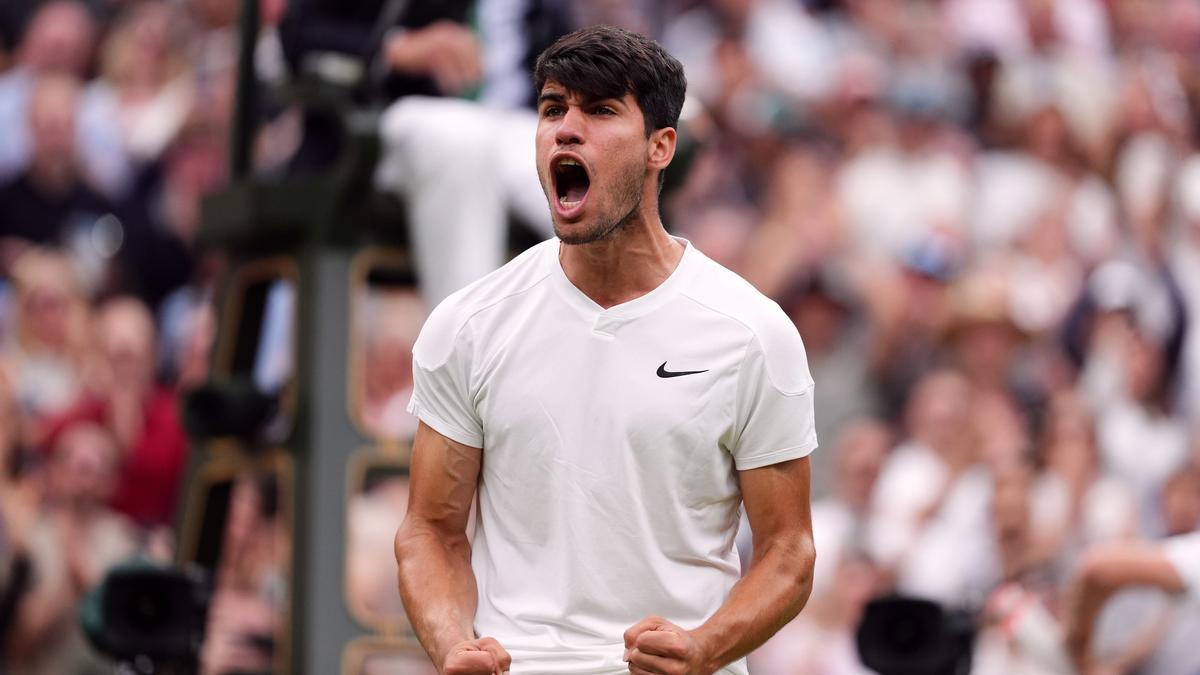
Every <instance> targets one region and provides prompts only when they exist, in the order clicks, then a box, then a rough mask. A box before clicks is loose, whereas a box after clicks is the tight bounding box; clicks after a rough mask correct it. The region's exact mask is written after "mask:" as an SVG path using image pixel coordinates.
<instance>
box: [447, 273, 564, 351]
mask: <svg viewBox="0 0 1200 675" xmlns="http://www.w3.org/2000/svg"><path fill="white" fill-rule="evenodd" d="M548 276H550V273H549V272H546V273H544V274H542V275H541V276H539V277H537V278H535V279H533V280H532V281H530V282H529V284H528V285H527V286H525V287H524V288H522V289H520V290H516V291H513V292H512V293H508V294H507V295H502V296H500V297H499V298H496V299H494V300H492V301H490V302H488V303H487V304H485V305H483V306H482V307H478V308H476V309H475V310H473V311H472V312H471V313H470V314H468V315H467V316H465V317H463V319H462V322H461V324H460V325H459V327H458V328H457V329H455V331H454V339H458V335H459V333H461V332H462V331H463V329H464V328H466V327H467V324H468V323H470V322H471V319H474V318H475V317H476V316H479V315H480V314H482V313H483V312H486V311H487V310H489V309H491V308H493V307H495V306H496V305H499V304H500V303H502V302H504V301H505V300H509V299H511V298H515V297H516V296H518V295H521V294H523V293H528V292H529V291H531V290H533V289H534V288H535V287H536V286H537V285H538V284H540V283H542V282H543V281H545V280H546V277H548Z"/></svg>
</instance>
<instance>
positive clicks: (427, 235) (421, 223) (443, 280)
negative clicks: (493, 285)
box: [375, 96, 553, 307]
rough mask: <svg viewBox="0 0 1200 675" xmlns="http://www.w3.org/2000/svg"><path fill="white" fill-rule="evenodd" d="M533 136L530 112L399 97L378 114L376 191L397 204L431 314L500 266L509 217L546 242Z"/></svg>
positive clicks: (545, 207)
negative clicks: (388, 195)
mask: <svg viewBox="0 0 1200 675" xmlns="http://www.w3.org/2000/svg"><path fill="white" fill-rule="evenodd" d="M536 129H537V115H536V113H534V112H532V111H526V110H507V109H498V108H489V107H486V106H483V105H480V104H478V103H474V102H471V101H463V100H459V99H449V98H427V97H420V96H414V97H405V98H402V99H400V100H398V101H396V102H395V103H393V104H392V105H391V106H390V107H389V108H388V109H387V110H386V111H384V114H383V117H382V119H381V120H380V134H381V136H382V139H383V153H382V157H381V158H380V162H379V167H378V169H377V171H376V175H375V181H376V185H377V187H379V189H381V190H387V191H391V192H394V193H396V194H397V195H398V196H399V197H400V198H401V199H403V200H404V203H405V208H406V210H407V215H408V222H409V242H410V245H411V247H412V252H413V257H414V261H415V264H416V272H417V275H418V277H419V278H420V283H421V292H422V294H423V295H424V297H425V300H426V301H427V302H428V303H429V306H430V307H433V306H435V305H436V304H437V303H438V302H440V301H442V300H443V299H444V298H445V297H446V296H447V295H449V294H451V293H453V292H454V291H456V290H458V289H459V288H462V287H463V286H465V285H467V284H469V283H471V282H472V281H475V280H476V279H478V278H480V277H482V276H483V275H485V274H487V273H488V272H490V271H492V270H494V269H496V268H497V267H499V266H500V265H501V264H503V263H504V262H505V260H506V257H505V255H506V246H507V234H508V222H509V214H510V213H513V214H515V215H517V216H518V217H520V218H521V219H522V220H523V221H525V222H527V223H529V224H530V225H532V226H534V227H536V228H537V229H538V232H539V233H541V234H544V235H545V236H546V237H549V236H550V235H551V234H552V233H553V227H552V226H551V221H550V207H549V206H548V205H547V203H546V197H545V194H544V193H543V192H542V188H541V183H540V182H539V181H538V177H537V167H536V164H535V162H534V135H535V133H536Z"/></svg>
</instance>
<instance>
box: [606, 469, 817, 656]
mask: <svg viewBox="0 0 1200 675" xmlns="http://www.w3.org/2000/svg"><path fill="white" fill-rule="evenodd" d="M809 480H810V468H809V460H808V457H802V458H799V459H793V460H790V461H786V462H781V463H778V464H771V465H768V466H764V467H760V468H756V469H748V470H744V471H739V472H738V482H739V483H740V484H741V490H742V500H743V502H744V504H745V508H746V516H747V518H749V520H750V527H751V529H752V530H753V532H754V557H753V559H752V561H751V564H750V569H749V570H748V571H747V572H746V574H745V576H743V577H742V579H741V580H740V581H739V582H738V583H737V584H736V585H735V586H734V587H733V590H732V591H731V592H730V594H729V597H728V598H727V599H726V600H725V603H724V604H722V605H721V607H720V609H718V610H717V611H716V613H714V614H713V615H712V617H710V618H709V620H708V621H706V622H704V624H703V625H701V626H699V627H698V628H696V629H694V630H690V631H688V630H684V629H682V628H680V627H679V626H676V625H674V624H672V623H671V622H669V621H667V620H665V619H663V618H661V617H657V616H651V617H648V618H646V619H643V620H642V621H640V622H638V623H637V624H636V625H634V626H632V627H631V628H629V630H627V631H625V648H626V660H627V661H629V672H631V673H634V674H635V675H636V674H640V673H665V674H670V675H675V674H680V675H694V674H704V675H708V674H709V673H713V672H715V671H717V670H720V669H721V668H722V667H723V666H725V665H726V664H728V663H731V662H733V661H735V660H737V659H739V658H741V657H743V656H745V655H747V654H749V653H750V652H751V651H753V650H754V649H756V648H757V647H759V646H760V645H762V644H763V643H764V642H766V641H767V639H768V638H770V637H771V636H772V635H774V634H775V632H776V631H778V630H779V629H780V628H782V627H783V626H784V625H785V624H787V623H788V622H789V621H791V620H792V619H793V618H795V617H796V615H797V614H799V613H800V610H801V609H803V608H804V604H805V603H806V602H808V596H809V593H810V592H811V591H812V580H813V563H814V562H815V560H816V550H815V547H814V546H813V538H812V516H811V513H810V508H809Z"/></svg>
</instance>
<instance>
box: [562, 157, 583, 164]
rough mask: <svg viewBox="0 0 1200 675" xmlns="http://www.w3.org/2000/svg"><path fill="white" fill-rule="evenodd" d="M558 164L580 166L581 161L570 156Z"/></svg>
mask: <svg viewBox="0 0 1200 675" xmlns="http://www.w3.org/2000/svg"><path fill="white" fill-rule="evenodd" d="M558 164H559V166H579V162H576V161H575V160H573V159H571V158H570V157H568V158H566V159H564V160H563V161H561V162H559V163H558Z"/></svg>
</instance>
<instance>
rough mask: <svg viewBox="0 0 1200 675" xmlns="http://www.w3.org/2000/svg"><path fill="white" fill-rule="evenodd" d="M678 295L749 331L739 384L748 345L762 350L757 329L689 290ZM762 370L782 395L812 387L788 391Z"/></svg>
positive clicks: (773, 302)
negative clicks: (694, 295) (693, 294)
mask: <svg viewBox="0 0 1200 675" xmlns="http://www.w3.org/2000/svg"><path fill="white" fill-rule="evenodd" d="M680 295H682V296H683V297H685V298H687V299H688V300H691V301H692V302H694V303H696V304H697V305H700V306H701V307H703V308H704V309H707V310H708V311H710V312H713V313H714V314H720V315H721V316H723V317H725V318H727V319H729V320H730V321H733V322H735V323H737V324H738V325H740V326H741V327H742V328H745V329H746V331H747V332H749V333H750V339H749V340H747V341H746V346H745V347H744V349H745V350H746V353H744V354H742V360H741V361H740V362H739V365H738V382H739V384H740V382H741V377H742V366H741V364H743V363H745V362H746V357H747V356H749V351H750V345H751V344H756V345H758V350H759V351H763V348H762V340H760V339H759V337H758V332H757V331H755V330H754V329H753V328H752V327H751V326H750V325H749V324H747V323H746V322H745V321H742V320H741V319H739V318H737V317H736V316H734V315H732V314H730V313H729V312H725V311H722V310H720V309H717V308H716V307H713V306H712V305H710V304H708V303H706V302H704V301H702V300H700V299H699V298H696V297H693V296H692V294H691V293H689V292H687V291H684V292H683V293H681V294H680ZM763 297H764V298H765V299H766V300H767V302H769V303H771V304H772V305H774V306H775V308H776V309H780V308H779V303H777V302H775V301H774V300H772V299H770V298H767V297H766V296H763ZM780 311H783V310H782V309H780ZM764 371H765V372H766V374H767V381H768V382H770V383H771V386H772V387H775V389H776V390H777V391H778V392H779V393H781V394H783V395H784V396H801V395H803V394H805V393H807V392H808V391H810V390H811V389H812V385H811V384H810V385H806V386H805V387H804V388H803V389H800V390H797V391H790V390H788V389H784V388H783V387H781V386H779V384H777V383H776V382H775V380H774V379H773V378H772V377H771V370H770V369H769V368H764ZM735 412H736V411H735Z"/></svg>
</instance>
